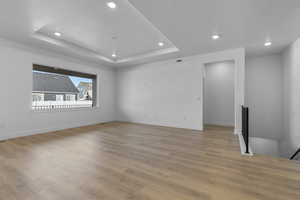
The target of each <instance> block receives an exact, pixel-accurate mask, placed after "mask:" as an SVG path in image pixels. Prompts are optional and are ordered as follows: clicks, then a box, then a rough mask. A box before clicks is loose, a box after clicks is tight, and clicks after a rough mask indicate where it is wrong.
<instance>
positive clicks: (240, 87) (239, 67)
mask: <svg viewBox="0 0 300 200" xmlns="http://www.w3.org/2000/svg"><path fill="white" fill-rule="evenodd" d="M197 57H198V59H199V60H200V62H201V63H202V68H204V64H207V63H214V62H222V61H228V60H233V61H234V67H235V72H234V73H235V75H234V79H235V81H234V104H235V106H234V110H235V117H234V121H235V124H234V128H235V130H241V127H242V118H241V105H244V101H245V49H244V48H239V49H232V50H226V51H221V52H216V53H210V54H205V55H200V56H197ZM189 58H192V57H189ZM203 71H204V69H203ZM201 81H202V87H203V85H204V84H203V81H204V80H203V77H202V78H201ZM203 89H204V88H202V91H204V90H203ZM202 98H203V95H202ZM202 108H203V99H202ZM202 120H203V117H202ZM235 132H236V131H235ZM235 134H236V133H235Z"/></svg>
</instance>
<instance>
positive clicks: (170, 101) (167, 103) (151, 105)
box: [117, 60, 202, 130]
mask: <svg viewBox="0 0 300 200" xmlns="http://www.w3.org/2000/svg"><path fill="white" fill-rule="evenodd" d="M201 79H202V64H201V63H197V62H196V60H186V61H184V62H181V63H176V62H175V60H171V61H165V62H159V63H153V64H146V65H143V66H138V67H131V68H126V69H121V70H118V72H117V82H118V89H119V92H118V94H119V95H118V108H119V114H118V116H119V120H120V121H130V122H137V123H145V124H155V125H161V126H170V127H179V128H190V129H197V130H202V81H201Z"/></svg>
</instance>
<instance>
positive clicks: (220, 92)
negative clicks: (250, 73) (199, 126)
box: [203, 60, 235, 131]
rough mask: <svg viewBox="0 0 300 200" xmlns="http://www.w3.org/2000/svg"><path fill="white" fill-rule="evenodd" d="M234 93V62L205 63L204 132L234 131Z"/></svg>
mask: <svg viewBox="0 0 300 200" xmlns="http://www.w3.org/2000/svg"><path fill="white" fill-rule="evenodd" d="M234 93H235V62H234V60H228V61H222V62H212V63H206V64H205V65H204V76H203V125H204V129H205V130H228V131H233V130H234V127H235V94H234Z"/></svg>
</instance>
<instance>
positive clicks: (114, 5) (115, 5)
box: [106, 1, 117, 9]
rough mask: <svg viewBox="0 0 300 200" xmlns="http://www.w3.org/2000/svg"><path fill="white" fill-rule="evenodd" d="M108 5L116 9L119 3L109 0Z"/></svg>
mask: <svg viewBox="0 0 300 200" xmlns="http://www.w3.org/2000/svg"><path fill="white" fill-rule="evenodd" d="M106 5H107V7H109V8H111V9H115V8H116V7H117V4H116V3H115V2H113V1H111V2H107V3H106Z"/></svg>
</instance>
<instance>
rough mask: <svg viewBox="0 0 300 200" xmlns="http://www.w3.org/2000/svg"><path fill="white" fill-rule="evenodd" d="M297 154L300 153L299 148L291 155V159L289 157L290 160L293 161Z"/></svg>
mask: <svg viewBox="0 0 300 200" xmlns="http://www.w3.org/2000/svg"><path fill="white" fill-rule="evenodd" d="M298 153H300V148H299V149H298V150H297V151H296V152H295V153H294V154H293V155H292V157H290V160H293V159H294V158H295V157H296V156H297V155H298Z"/></svg>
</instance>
